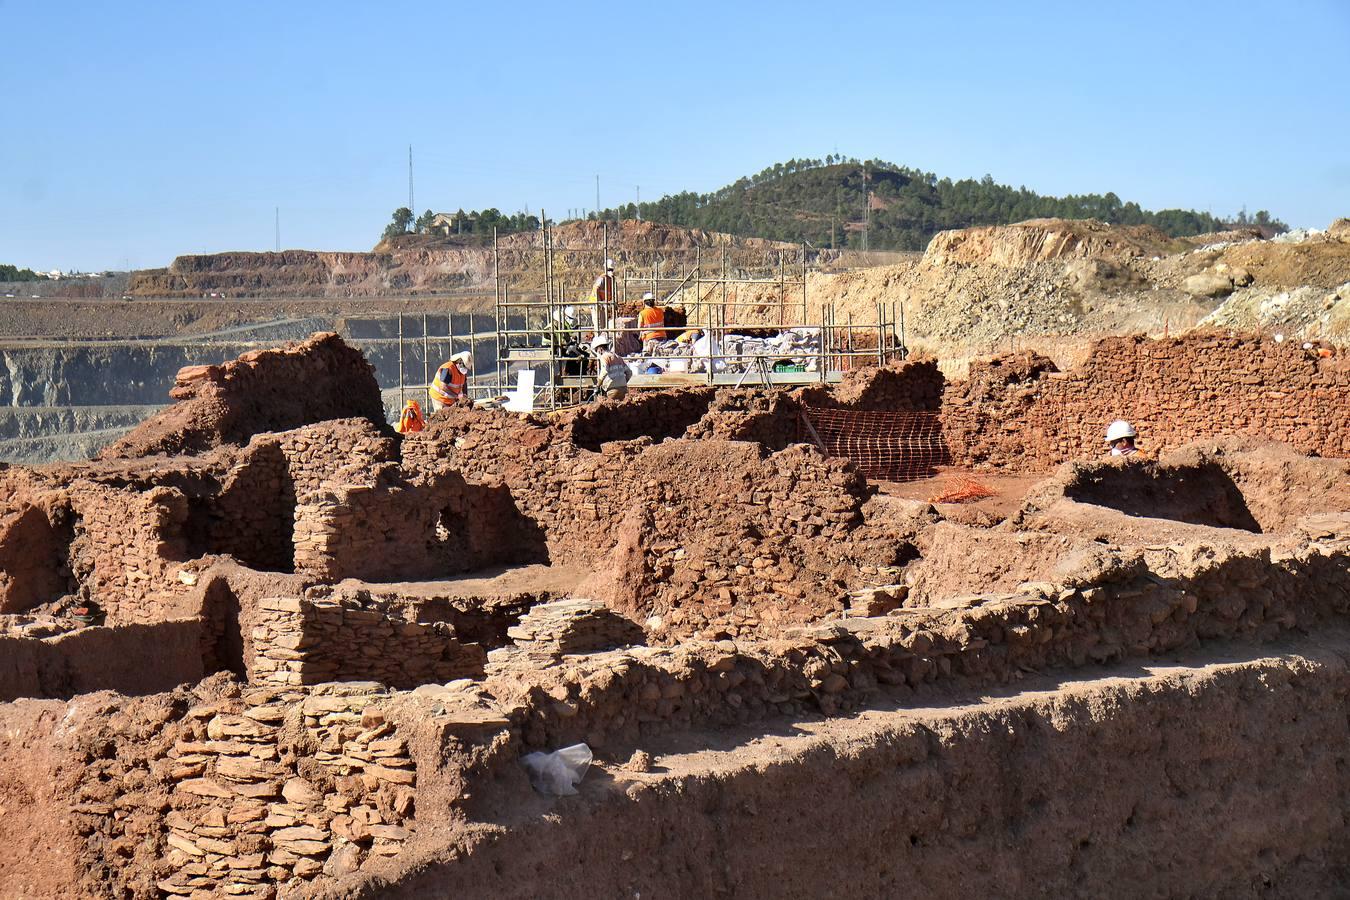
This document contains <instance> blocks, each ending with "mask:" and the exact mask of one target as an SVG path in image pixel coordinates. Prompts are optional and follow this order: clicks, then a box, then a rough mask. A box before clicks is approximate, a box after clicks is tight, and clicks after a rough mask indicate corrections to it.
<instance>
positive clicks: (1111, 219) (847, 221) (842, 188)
mask: <svg viewBox="0 0 1350 900" xmlns="http://www.w3.org/2000/svg"><path fill="white" fill-rule="evenodd" d="M864 196H866V197H867V205H866V206H865V205H864ZM869 207H870V208H869ZM638 212H639V210H638V208H637V207H636V205H634V204H632V203H630V204H628V205H626V206H624V207H621V208H619V209H607V210H605V211H604V212H602V213H601V214H600V217H601V218H606V219H620V218H628V219H631V218H634V217H636V216H637V214H638ZM593 217H594V216H592V218H593ZM641 217H642V218H643V219H645V220H648V221H653V222H665V223H668V224H671V225H683V226H685V227H689V228H704V229H708V230H710V231H723V232H728V233H730V234H736V235H744V236H754V237H762V238H768V239H770V240H780V241H793V242H800V241H806V242H808V243H810V244H811V245H813V246H816V247H841V248H843V247H847V248H853V249H863V248H865V249H870V250H922V249H923V248H924V247H926V246H927V245H928V241H929V239H930V238H932V236H933V235H934V234H935V233H937V232H939V231H943V230H946V229H949V228H968V227H970V226H972V225H1005V224H1009V223H1012V222H1021V221H1024V220H1026V219H1036V218H1063V219H1098V220H1100V221H1103V222H1107V223H1110V224H1113V225H1153V226H1155V227H1157V228H1159V229H1161V230H1162V231H1164V232H1166V233H1167V234H1169V235H1171V236H1173V237H1181V236H1185V235H1193V234H1204V233H1206V232H1211V231H1220V230H1223V229H1224V228H1225V227H1226V226H1227V225H1228V224H1229V223H1226V222H1223V221H1221V220H1220V219H1218V218H1216V217H1215V216H1212V215H1210V214H1208V213H1201V212H1196V211H1194V210H1184V209H1164V210H1160V211H1158V212H1150V211H1148V210H1146V209H1143V208H1141V207H1140V206H1139V204H1137V203H1125V202H1122V201H1121V199H1120V198H1119V197H1117V196H1116V195H1115V194H1113V193H1108V194H1106V195H1099V194H1085V195H1071V196H1068V197H1043V196H1041V195H1040V194H1037V193H1036V192H1035V191H1030V190H1028V189H1026V188H1025V187H1021V188H1014V187H1009V186H1008V185H1003V184H996V183H995V182H994V179H993V178H991V177H990V176H988V175H986V176H985V177H984V178H982V179H980V180H979V181H976V180H974V179H964V180H962V181H952V180H951V179H950V178H938V177H937V176H936V175H934V174H932V173H931V172H920V171H918V170H917V169H907V168H905V167H904V166H898V165H895V164H894V163H888V162H881V161H877V160H869V161H867V162H859V161H858V160H855V159H850V160H843V159H840V160H838V161H836V160H835V158H834V157H826V158H825V159H824V160H818V159H806V160H800V159H793V160H789V161H788V162H786V163H778V164H776V165H774V166H772V167H770V168H767V169H765V170H764V171H762V172H760V173H759V174H758V175H753V176H750V177H748V178H741V179H739V180H738V181H736V182H735V183H734V184H730V185H727V186H726V187H724V188H722V189H720V190H718V191H714V192H713V193H711V194H696V193H693V192H689V191H686V192H683V193H680V194H674V195H670V196H666V197H662V198H661V199H660V200H657V201H655V202H653V203H643V204H642V207H641ZM1241 221H1242V222H1243V224H1247V223H1250V224H1253V225H1257V226H1261V227H1265V228H1268V229H1269V230H1271V231H1280V230H1284V229H1285V227H1284V225H1283V223H1281V222H1279V221H1278V220H1275V219H1271V218H1270V215H1269V213H1267V212H1266V211H1264V210H1262V211H1261V212H1258V213H1257V214H1256V216H1255V217H1254V218H1252V219H1250V220H1249V219H1247V217H1246V214H1245V212H1244V213H1243V214H1242V216H1241Z"/></svg>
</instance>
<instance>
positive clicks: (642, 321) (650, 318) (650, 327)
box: [638, 291, 666, 354]
mask: <svg viewBox="0 0 1350 900" xmlns="http://www.w3.org/2000/svg"><path fill="white" fill-rule="evenodd" d="M665 323H666V314H665V312H664V311H663V310H662V309H661V307H659V306H657V305H656V295H655V294H653V293H652V292H651V291H648V292H647V293H645V294H643V295H642V312H640V313H638V328H640V329H642V330H641V331H640V332H639V337H641V338H642V352H643V353H646V354H651V353H653V352H655V350H656V345H657V344H658V343H659V342H661V341H664V340H665V339H666V332H665V329H664V328H663V327H662V326H663V325H665Z"/></svg>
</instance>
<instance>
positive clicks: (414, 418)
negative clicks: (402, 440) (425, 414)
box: [398, 400, 426, 434]
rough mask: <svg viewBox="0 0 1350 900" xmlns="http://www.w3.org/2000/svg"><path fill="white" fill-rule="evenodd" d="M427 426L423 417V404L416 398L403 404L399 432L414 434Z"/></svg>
mask: <svg viewBox="0 0 1350 900" xmlns="http://www.w3.org/2000/svg"><path fill="white" fill-rule="evenodd" d="M425 427H426V420H424V419H423V418H422V406H421V404H419V403H418V402H417V401H416V400H409V401H408V402H407V403H405V404H403V413H402V414H401V415H400V416H399V417H398V433H399V434H412V433H414V432H417V431H421V430H422V429H423V428H425Z"/></svg>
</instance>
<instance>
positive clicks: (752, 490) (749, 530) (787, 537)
mask: <svg viewBox="0 0 1350 900" xmlns="http://www.w3.org/2000/svg"><path fill="white" fill-rule="evenodd" d="M640 461H641V463H642V467H643V468H646V469H649V470H654V471H670V472H681V473H684V474H683V475H682V476H681V477H678V478H672V479H669V480H660V481H658V482H657V483H656V484H655V485H652V484H649V483H644V484H643V489H644V490H646V491H648V492H650V496H651V498H652V499H653V500H655V501H656V502H654V503H649V504H638V503H634V504H633V505H632V506H631V507H630V509H629V511H628V513H627V514H626V516H625V517H624V519H623V520H622V522H621V527H620V532H619V535H618V542H617V546H616V548H615V550H614V551H613V553H612V554H611V555H610V556H609V557H608V558H607V560H606V561H605V562H604V563H603V569H604V572H605V574H604V575H603V576H602V578H603V581H604V584H605V585H606V586H608V587H609V590H608V591H605V590H597V591H596V593H597V594H600V599H604V600H606V601H608V602H609V603H610V604H611V605H612V606H613V607H615V608H616V609H619V610H621V611H623V612H625V613H627V614H628V615H630V616H632V617H634V618H636V619H637V620H638V621H644V620H647V624H648V627H649V628H651V629H652V630H653V632H655V633H656V634H657V635H658V636H660V637H665V638H675V637H678V636H683V635H688V634H692V633H701V634H704V635H705V636H713V635H726V636H735V635H736V634H738V633H739V632H740V630H741V629H755V628H757V627H759V626H760V625H766V626H770V627H772V626H775V625H783V624H787V623H801V622H807V621H812V620H814V619H818V618H820V617H822V616H824V615H827V614H830V613H835V612H838V611H840V610H842V609H843V597H844V594H845V593H846V592H847V590H848V589H849V588H851V587H855V586H856V585H854V584H853V579H855V578H857V577H858V576H859V573H858V571H857V568H858V567H857V564H858V563H860V562H862V561H863V559H864V558H867V559H875V556H874V554H875V553H878V552H880V553H881V554H882V555H883V557H884V555H885V553H886V550H885V549H884V548H878V547H875V546H866V547H863V546H860V545H858V544H855V542H854V541H853V537H854V529H855V528H856V527H857V526H859V525H860V524H861V523H862V513H861V507H862V503H863V502H864V500H865V498H866V497H867V496H868V491H867V487H866V484H865V483H864V482H863V480H862V478H861V477H860V476H858V475H857V474H856V473H855V472H853V471H852V470H851V469H849V468H848V466H847V464H846V463H845V462H844V461H843V460H838V459H833V460H831V459H825V458H823V457H821V456H820V455H819V454H818V453H816V452H814V451H812V450H810V449H808V448H806V447H802V446H794V447H789V448H788V449H786V450H783V451H780V452H778V453H774V454H771V455H769V456H767V457H764V458H761V457H760V455H759V450H758V448H757V447H756V446H755V445H753V444H748V443H732V442H726V443H723V442H718V441H710V442H707V443H705V444H700V445H694V447H690V446H688V445H686V446H683V447H682V446H679V445H669V444H668V445H658V446H656V447H652V448H649V449H648V450H646V451H645V452H644V453H643V454H642V457H641V460H640ZM891 553H892V554H893V553H894V550H892V551H891ZM850 563H851V565H850ZM652 617H655V618H654V619H653V618H652Z"/></svg>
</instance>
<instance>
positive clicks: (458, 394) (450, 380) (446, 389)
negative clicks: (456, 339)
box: [427, 350, 473, 412]
mask: <svg viewBox="0 0 1350 900" xmlns="http://www.w3.org/2000/svg"><path fill="white" fill-rule="evenodd" d="M472 360H473V357H472V356H470V355H469V351H467V350H461V351H460V352H459V353H456V354H455V355H454V356H452V357H450V359H449V360H447V361H446V363H445V365H443V366H441V367H440V368H439V369H437V370H436V377H435V378H434V379H433V380H432V382H431V387H429V388H427V393H428V394H430V395H431V410H432V412H440V411H441V410H443V409H445V408H446V407H447V406H453V405H454V404H456V403H460V402H463V401H466V400H468V399H469V369H470V368H471V364H472Z"/></svg>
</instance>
